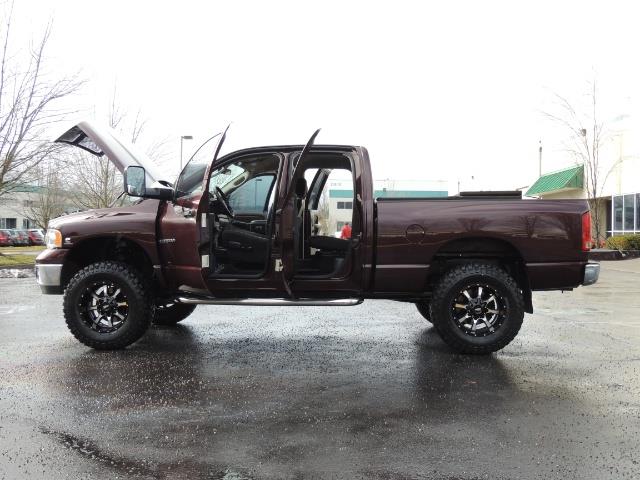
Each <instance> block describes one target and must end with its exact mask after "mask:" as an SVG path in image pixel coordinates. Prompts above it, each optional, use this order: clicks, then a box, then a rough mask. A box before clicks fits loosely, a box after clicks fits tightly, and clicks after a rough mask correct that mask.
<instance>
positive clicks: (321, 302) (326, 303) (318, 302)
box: [175, 296, 363, 307]
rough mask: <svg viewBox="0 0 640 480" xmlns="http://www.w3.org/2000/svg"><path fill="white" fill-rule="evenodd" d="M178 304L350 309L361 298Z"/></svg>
mask: <svg viewBox="0 0 640 480" xmlns="http://www.w3.org/2000/svg"><path fill="white" fill-rule="evenodd" d="M175 301H176V302H178V303H188V304H191V305H249V306H252V307H282V306H298V307H352V306H354V305H360V304H361V303H362V302H363V299H362V298H335V299H315V298H300V299H297V300H293V299H290V298H213V297H197V296H193V297H192V296H180V297H178V298H176V299H175Z"/></svg>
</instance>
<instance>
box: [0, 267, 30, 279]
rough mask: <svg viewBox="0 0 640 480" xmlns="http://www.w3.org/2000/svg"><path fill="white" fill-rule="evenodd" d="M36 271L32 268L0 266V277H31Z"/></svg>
mask: <svg viewBox="0 0 640 480" xmlns="http://www.w3.org/2000/svg"><path fill="white" fill-rule="evenodd" d="M31 277H35V272H34V271H33V269H31V268H0V278H31Z"/></svg>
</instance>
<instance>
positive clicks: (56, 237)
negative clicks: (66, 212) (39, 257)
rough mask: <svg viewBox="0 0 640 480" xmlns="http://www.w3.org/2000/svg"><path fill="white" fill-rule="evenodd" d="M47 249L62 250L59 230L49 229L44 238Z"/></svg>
mask: <svg viewBox="0 0 640 480" xmlns="http://www.w3.org/2000/svg"><path fill="white" fill-rule="evenodd" d="M44 241H45V243H46V244H47V248H62V234H61V233H60V230H56V229H54V228H50V229H49V230H47V234H46V235H45V237H44Z"/></svg>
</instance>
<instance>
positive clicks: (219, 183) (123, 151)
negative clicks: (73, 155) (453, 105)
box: [36, 121, 599, 354]
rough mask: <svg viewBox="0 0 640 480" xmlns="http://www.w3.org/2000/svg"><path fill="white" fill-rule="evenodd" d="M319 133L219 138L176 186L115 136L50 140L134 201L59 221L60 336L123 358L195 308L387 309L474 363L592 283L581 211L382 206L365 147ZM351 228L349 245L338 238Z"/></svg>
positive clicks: (492, 201)
mask: <svg viewBox="0 0 640 480" xmlns="http://www.w3.org/2000/svg"><path fill="white" fill-rule="evenodd" d="M317 133H318V132H315V133H314V135H313V136H312V137H311V139H310V140H309V141H308V142H307V144H306V145H304V146H302V145H287V146H275V147H259V148H250V149H245V150H240V151H236V152H233V153H230V154H227V155H224V156H221V157H220V156H219V152H220V147H221V145H222V143H223V142H224V139H225V137H226V131H225V132H224V133H223V134H218V135H217V136H214V137H212V138H211V139H209V140H208V141H207V142H205V144H204V145H203V146H201V147H200V149H199V150H198V151H197V152H196V153H195V154H194V156H193V157H192V158H191V160H190V161H189V163H188V164H187V165H186V166H185V168H184V169H183V171H182V172H181V174H180V175H179V177H178V179H177V181H176V182H175V184H171V183H169V182H167V181H165V180H164V179H162V178H161V175H160V173H158V171H157V168H156V167H155V166H154V164H153V163H151V162H149V161H148V160H147V159H145V158H144V156H142V155H140V154H138V153H136V152H135V150H134V148H133V147H132V146H131V145H127V144H126V143H124V142H122V141H121V140H119V139H118V138H117V136H116V135H115V134H114V133H113V132H112V131H110V130H109V129H104V128H101V127H99V126H96V125H95V124H93V123H92V122H88V121H85V122H81V123H79V124H77V125H76V126H74V127H73V128H71V129H70V130H68V131H67V132H66V133H64V134H63V135H62V136H61V137H60V138H59V139H58V140H57V141H58V142H62V143H66V144H70V145H73V146H76V147H79V148H82V149H84V150H87V151H89V152H91V153H93V154H94V155H97V156H102V155H106V156H107V157H108V158H109V160H110V161H112V162H113V163H114V164H115V165H116V166H117V168H118V169H119V170H120V171H121V172H122V173H123V178H124V191H125V192H126V193H127V194H128V195H129V196H130V197H139V199H135V202H133V201H132V202H131V203H132V204H130V205H125V206H121V207H117V208H106V209H100V210H90V211H86V212H81V213H76V214H72V215H67V216H63V217H60V218H57V219H55V220H54V221H52V222H51V225H50V228H49V230H48V231H47V234H46V243H47V247H48V248H47V249H46V250H45V251H43V252H42V253H41V254H40V255H39V256H38V258H37V261H36V272H37V281H38V283H39V285H40V286H41V289H42V291H43V292H44V293H49V294H62V293H64V301H63V305H64V307H63V308H64V317H65V319H66V323H67V325H68V327H69V329H70V330H71V332H72V333H73V335H75V336H76V338H77V339H78V340H79V341H81V342H82V343H84V344H85V345H88V346H90V347H93V348H96V349H115V348H123V347H125V346H127V345H129V344H131V343H133V342H135V341H136V340H138V339H139V338H140V337H141V336H142V335H143V334H144V333H145V331H146V330H147V328H148V327H149V325H150V324H151V323H152V322H155V323H157V324H163V325H172V324H176V323H177V322H179V321H181V320H183V319H185V318H186V317H187V316H188V315H189V314H191V313H192V312H193V310H194V309H195V307H196V305H198V304H206V305H292V306H295V305H311V306H349V305H357V304H359V303H361V302H362V301H363V300H364V299H390V300H397V301H402V302H408V303H414V304H415V305H416V306H417V308H418V311H419V312H420V313H421V314H422V315H423V316H424V317H425V318H426V320H428V321H429V322H431V323H432V324H433V325H434V327H435V329H436V330H437V332H438V333H439V335H440V336H441V337H442V339H443V340H444V341H445V342H446V343H447V344H448V345H449V346H450V347H452V348H453V349H454V350H456V351H458V352H463V353H479V354H481V353H489V352H493V351H496V350H498V349H501V348H503V347H504V346H505V345H507V344H508V343H509V342H510V341H511V340H512V339H513V338H514V337H515V336H516V334H517V333H518V331H519V330H520V327H521V325H522V321H523V317H524V313H525V312H528V313H532V312H533V306H532V300H531V292H532V291H534V290H571V289H573V288H576V287H578V286H580V285H590V284H592V283H595V282H596V281H597V279H598V274H599V265H598V264H596V263H590V262H589V261H588V258H587V256H588V250H589V248H590V239H591V225H590V222H591V220H590V215H589V209H588V206H587V203H586V202H585V201H584V200H522V199H521V198H520V193H519V192H493V193H491V192H476V193H469V194H460V195H458V196H454V197H448V198H388V197H384V196H382V195H376V194H375V193H374V188H373V181H372V177H371V170H370V166H369V156H368V153H367V150H366V149H365V148H363V147H357V146H342V145H314V140H315V136H316V134H317ZM336 184H339V185H341V188H340V189H335V188H329V187H330V186H331V185H336ZM345 185H346V186H345ZM336 200H337V203H336V202H335V201H336ZM330 202H334V203H335V205H334V206H335V207H336V208H335V212H334V213H336V212H337V213H336V214H335V215H329V214H328V211H329V203H330ZM338 214H339V215H338ZM338 217H339V219H340V223H338V221H337V220H336V218H338ZM346 223H349V224H350V226H351V235H350V236H349V235H346V236H347V237H349V238H338V235H337V234H336V232H337V231H339V230H340V229H341V227H342V226H343V224H346ZM347 230H348V229H347ZM363 328H366V327H365V326H363Z"/></svg>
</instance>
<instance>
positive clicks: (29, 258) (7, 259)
mask: <svg viewBox="0 0 640 480" xmlns="http://www.w3.org/2000/svg"><path fill="white" fill-rule="evenodd" d="M35 263H36V257H35V255H20V254H17V255H0V268H11V267H15V266H19V265H34V264H35Z"/></svg>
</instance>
